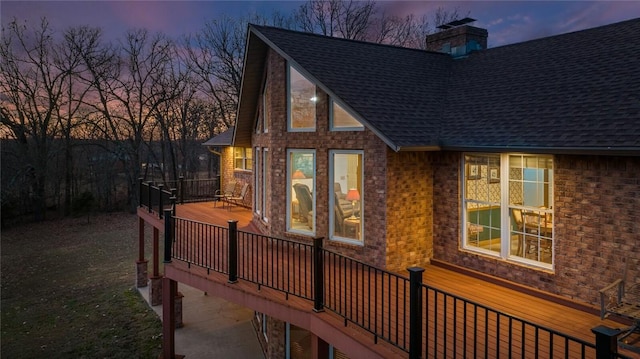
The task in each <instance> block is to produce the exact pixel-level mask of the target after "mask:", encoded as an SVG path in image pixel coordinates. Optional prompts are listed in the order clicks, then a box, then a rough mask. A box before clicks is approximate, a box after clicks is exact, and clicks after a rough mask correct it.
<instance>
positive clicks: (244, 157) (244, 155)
mask: <svg viewBox="0 0 640 359" xmlns="http://www.w3.org/2000/svg"><path fill="white" fill-rule="evenodd" d="M237 149H242V157H236V150H237ZM247 150H248V151H249V153H252V152H253V149H252V148H251V147H233V168H234V169H235V170H236V171H251V170H252V169H253V162H254V159H253V158H252V159H251V163H252V165H251V167H249V168H247V162H248V159H249V158H248V157H247ZM240 158H241V159H242V167H236V160H238V159H240Z"/></svg>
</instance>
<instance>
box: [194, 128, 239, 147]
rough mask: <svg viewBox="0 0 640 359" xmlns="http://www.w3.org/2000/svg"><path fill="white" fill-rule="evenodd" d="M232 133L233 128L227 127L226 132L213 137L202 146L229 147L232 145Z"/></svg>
mask: <svg viewBox="0 0 640 359" xmlns="http://www.w3.org/2000/svg"><path fill="white" fill-rule="evenodd" d="M233 131H234V127H229V129H228V130H226V131H224V132H222V133H221V134H219V135H217V136H213V137H212V138H210V139H209V140H208V141H207V142H205V143H203V144H202V145H203V146H213V147H218V146H231V145H232V144H233Z"/></svg>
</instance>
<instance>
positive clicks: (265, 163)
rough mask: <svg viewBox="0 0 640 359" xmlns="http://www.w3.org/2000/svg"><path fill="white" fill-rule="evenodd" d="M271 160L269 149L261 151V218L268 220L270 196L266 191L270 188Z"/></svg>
mask: <svg viewBox="0 0 640 359" xmlns="http://www.w3.org/2000/svg"><path fill="white" fill-rule="evenodd" d="M270 169H271V161H270V160H269V149H268V148H264V149H263V151H262V206H263V211H262V220H264V221H265V222H268V221H269V208H271V207H270V206H271V201H270V198H271V197H270V196H269V194H268V193H267V191H270V190H271V173H270Z"/></svg>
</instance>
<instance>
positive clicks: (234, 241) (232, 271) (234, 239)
mask: <svg viewBox="0 0 640 359" xmlns="http://www.w3.org/2000/svg"><path fill="white" fill-rule="evenodd" d="M227 262H228V263H229V268H228V269H229V283H236V282H237V281H238V221H236V220H229V252H228V261H227Z"/></svg>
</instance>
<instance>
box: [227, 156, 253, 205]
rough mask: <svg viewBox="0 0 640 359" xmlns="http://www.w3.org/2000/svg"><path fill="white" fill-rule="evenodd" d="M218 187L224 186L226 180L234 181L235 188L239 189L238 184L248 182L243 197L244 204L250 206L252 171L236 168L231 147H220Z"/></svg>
mask: <svg viewBox="0 0 640 359" xmlns="http://www.w3.org/2000/svg"><path fill="white" fill-rule="evenodd" d="M220 167H221V169H220V172H221V175H220V181H221V183H220V188H224V184H225V183H227V182H228V181H236V183H237V185H236V189H238V190H239V188H240V186H242V185H243V184H244V183H249V191H248V192H247V195H246V197H245V203H244V205H245V206H246V207H249V208H251V206H252V204H253V202H252V198H253V172H252V171H243V170H236V169H235V168H234V167H235V164H234V154H233V147H225V148H223V149H222V155H221V156H220Z"/></svg>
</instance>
